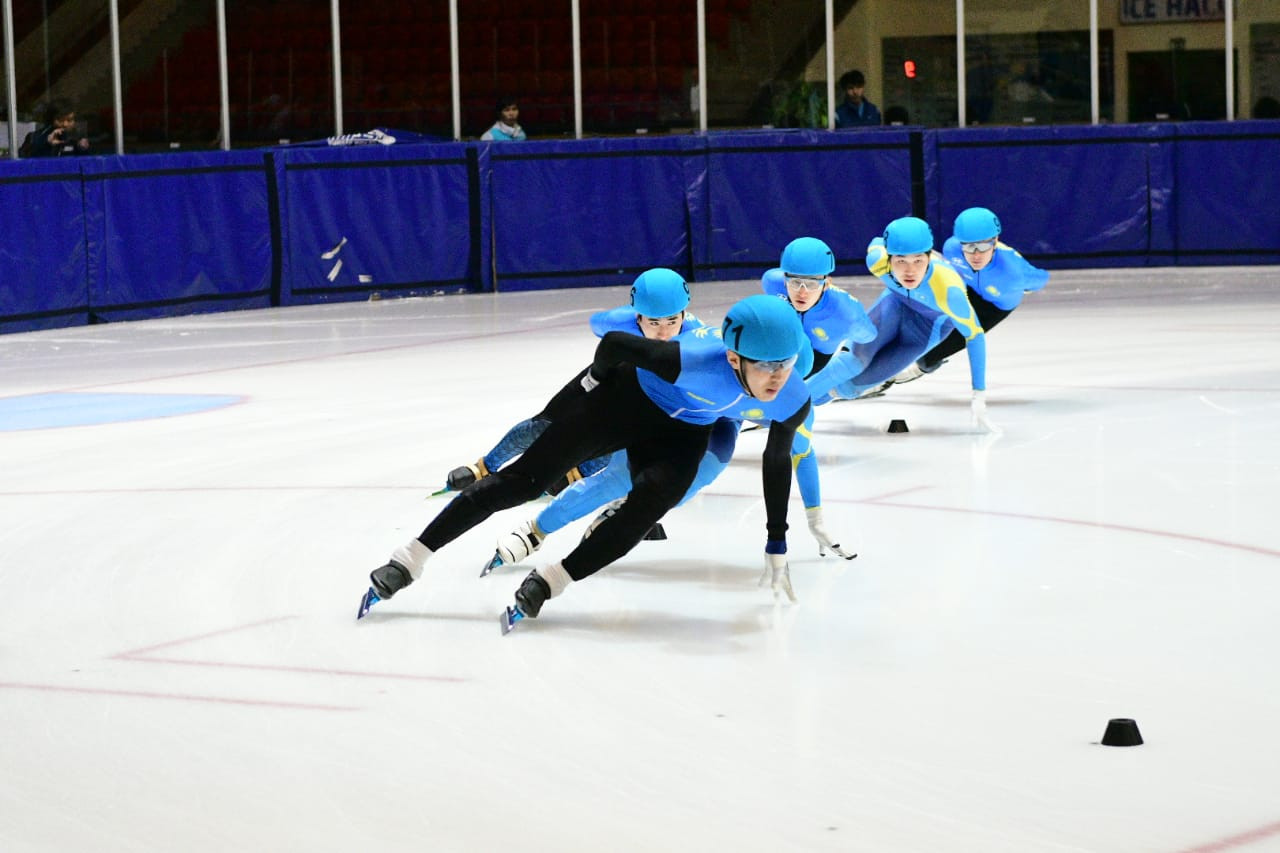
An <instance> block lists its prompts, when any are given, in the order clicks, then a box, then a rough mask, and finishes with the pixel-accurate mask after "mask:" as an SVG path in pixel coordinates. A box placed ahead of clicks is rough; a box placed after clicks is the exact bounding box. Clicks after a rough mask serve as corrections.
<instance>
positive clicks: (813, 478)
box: [791, 408, 822, 509]
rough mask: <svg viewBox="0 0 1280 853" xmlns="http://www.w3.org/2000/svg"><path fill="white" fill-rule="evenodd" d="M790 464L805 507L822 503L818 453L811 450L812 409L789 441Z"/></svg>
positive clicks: (808, 507)
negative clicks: (794, 472) (793, 468)
mask: <svg viewBox="0 0 1280 853" xmlns="http://www.w3.org/2000/svg"><path fill="white" fill-rule="evenodd" d="M791 464H792V465H793V466H794V467H795V471H796V483H797V484H798V485H799V486H800V499H801V500H803V501H804V508H805V509H812V508H813V507H815V506H821V505H822V484H821V482H820V480H819V477H818V454H817V453H815V452H814V450H813V409H812V408H810V409H809V416H808V417H807V418H805V419H804V423H803V424H802V425H801V426H800V428H799V429H797V430H796V436H795V438H794V439H792V441H791Z"/></svg>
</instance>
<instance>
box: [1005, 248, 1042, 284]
mask: <svg viewBox="0 0 1280 853" xmlns="http://www.w3.org/2000/svg"><path fill="white" fill-rule="evenodd" d="M1010 257H1011V260H1012V262H1013V265H1014V267H1015V268H1016V269H1017V271H1018V274H1019V275H1020V277H1021V278H1022V281H1021V285H1022V289H1023V290H1025V291H1032V290H1043V289H1044V286H1045V285H1046V284H1048V283H1049V271H1048V270H1042V269H1040V268H1039V267H1037V266H1034V265H1033V264H1032V263H1031V262H1030V261H1028V260H1027V259H1026V258H1024V257H1022V255H1021V254H1020V253H1019V252H1017V251H1016V250H1015V251H1013V252H1012V253H1011V256H1010Z"/></svg>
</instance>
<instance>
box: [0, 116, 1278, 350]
mask: <svg viewBox="0 0 1280 853" xmlns="http://www.w3.org/2000/svg"><path fill="white" fill-rule="evenodd" d="M1277 155H1280V121H1240V122H1213V123H1204V124H1199V123H1191V124H1169V123H1165V124H1149V125H1119V126H1100V127H1089V126H1070V127H1012V128H967V129H963V130H961V129H948V130H932V131H931V130H922V129H919V128H914V129H913V128H886V129H879V130H877V129H862V130H850V131H836V132H827V131H754V132H752V131H747V132H732V133H729V132H725V133H719V132H717V133H712V134H707V135H700V134H697V135H679V136H662V137H658V136H652V137H636V138H624V139H594V140H565V141H547V142H530V143H521V144H517V145H512V144H490V143H438V144H437V143H422V144H409V145H402V144H397V145H394V146H386V147H384V146H359V147H350V148H329V147H327V146H318V147H299V148H281V149H273V150H269V151H235V152H221V151H215V152H204V153H174V154H158V155H132V156H126V157H115V156H102V157H78V158H59V159H56V160H21V161H17V162H6V163H4V164H3V165H0V196H2V198H3V201H4V204H2V205H0V211H2V212H0V216H3V217H5V219H4V220H3V221H4V224H5V225H6V226H7V227H6V228H5V229H4V231H3V236H2V237H0V332H12V331H24V330H32V329H44V328H56V327H60V326H67V325H77V324H83V323H86V322H94V321H96V320H118V319H131V318H140V317H153V316H162V315H163V316H169V315H174V314H180V313H190V312H192V311H210V310H224V309H232V308H253V307H262V306H265V305H268V304H291V303H305V302H317V301H327V300H342V299H361V298H365V297H367V296H368V295H369V294H371V293H374V292H391V293H397V294H402V295H403V294H411V293H440V292H455V291H463V290H470V291H474V290H478V289H485V290H492V289H496V288H500V289H503V290H507V289H512V290H515V289H534V288H546V287H565V286H590V285H606V284H626V283H629V282H630V281H631V279H632V278H633V277H634V275H635V273H636V272H638V271H639V270H641V269H644V268H646V267H649V266H655V265H666V266H671V267H674V268H676V269H678V270H679V271H680V272H682V273H684V274H685V275H686V276H689V277H690V278H691V279H693V280H698V279H702V280H706V279H715V278H754V277H755V276H756V275H758V274H759V272H760V271H762V270H764V269H766V268H768V267H770V266H773V265H775V264H776V262H777V257H778V252H779V250H780V248H781V247H782V245H784V244H785V243H786V242H787V241H788V240H790V239H792V238H793V237H795V236H797V235H799V234H806V233H807V234H812V235H814V236H818V237H821V238H823V239H824V240H827V241H828V242H829V243H831V244H832V247H833V248H834V249H835V250H836V253H837V256H838V267H837V270H838V272H841V273H843V274H848V273H859V274H860V273H862V272H863V267H862V252H863V249H864V248H865V245H866V241H867V240H868V239H869V238H870V237H872V236H874V235H875V234H877V233H880V231H881V229H882V228H883V227H884V224H885V223H886V222H887V221H888V220H890V219H892V218H894V217H896V216H900V215H903V214H905V213H908V212H915V213H917V214H919V213H924V214H925V215H926V218H928V219H929V220H930V222H931V223H932V224H933V226H934V228H935V232H936V233H937V235H938V237H939V242H941V240H942V239H943V238H945V237H946V236H947V235H948V234H949V232H950V230H951V221H952V219H953V218H954V216H955V214H956V213H957V212H958V211H959V210H961V209H963V208H964V207H967V206H970V205H974V204H982V205H985V206H988V207H991V208H993V209H995V210H996V212H997V213H999V214H1000V216H1001V218H1002V220H1003V221H1004V224H1005V237H1006V238H1007V240H1008V241H1009V243H1010V244H1011V245H1014V246H1016V247H1017V248H1018V249H1020V250H1021V251H1023V253H1024V254H1026V255H1027V256H1028V257H1030V258H1031V259H1032V260H1033V261H1035V262H1036V263H1038V264H1039V265H1041V266H1044V267H1047V268H1065V267H1070V266H1080V267H1105V266H1147V265H1151V266H1155V265H1167V264H1223V263H1277V262H1280V206H1277V205H1276V204H1275V202H1274V199H1273V198H1272V195H1274V191H1273V189H1274V188H1273V185H1274V183H1275V181H1274V174H1275V165H1274V164H1275V163H1276V162H1280V157H1278V156H1277ZM344 238H345V241H344ZM339 262H341V263H339ZM495 274H496V276H497V278H496V280H495V278H494V276H495Z"/></svg>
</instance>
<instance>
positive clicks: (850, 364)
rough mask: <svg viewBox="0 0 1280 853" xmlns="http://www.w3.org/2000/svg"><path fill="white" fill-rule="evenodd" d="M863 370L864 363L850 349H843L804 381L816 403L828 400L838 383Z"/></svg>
mask: <svg viewBox="0 0 1280 853" xmlns="http://www.w3.org/2000/svg"><path fill="white" fill-rule="evenodd" d="M861 372H862V363H861V362H859V361H858V360H857V359H855V358H854V357H853V353H851V352H849V351H848V350H841V351H840V352H838V353H836V354H835V355H834V356H832V357H831V360H830V361H828V362H827V366H826V367H824V368H822V369H821V370H819V371H818V372H817V373H815V374H813V375H812V376H810V377H809V378H808V379H806V380H805V381H804V384H805V385H807V386H808V387H809V394H810V396H812V397H813V402H814V403H815V404H816V405H821V404H823V403H825V402H827V397H828V395H830V394H831V391H832V389H833V388H835V387H836V386H837V385H839V384H841V383H843V382H847V381H849V380H850V379H852V378H853V377H855V376H857V375H858V374H859V373H861Z"/></svg>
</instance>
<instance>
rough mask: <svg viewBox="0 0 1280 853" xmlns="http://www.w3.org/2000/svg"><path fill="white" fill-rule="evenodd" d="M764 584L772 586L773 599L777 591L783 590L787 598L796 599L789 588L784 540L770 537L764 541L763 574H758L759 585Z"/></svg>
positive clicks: (789, 580)
mask: <svg viewBox="0 0 1280 853" xmlns="http://www.w3.org/2000/svg"><path fill="white" fill-rule="evenodd" d="M765 584H768V585H769V586H770V587H772V588H773V597H774V598H775V599H776V598H777V597H778V593H779V592H785V593H786V594H787V598H789V599H791V600H792V601H795V600H796V593H795V590H793V589H792V588H791V566H790V565H789V564H788V563H787V543H786V541H785V540H778V539H770V540H769V541H768V542H766V543H765V546H764V574H762V575H760V586H764V585H765Z"/></svg>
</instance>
